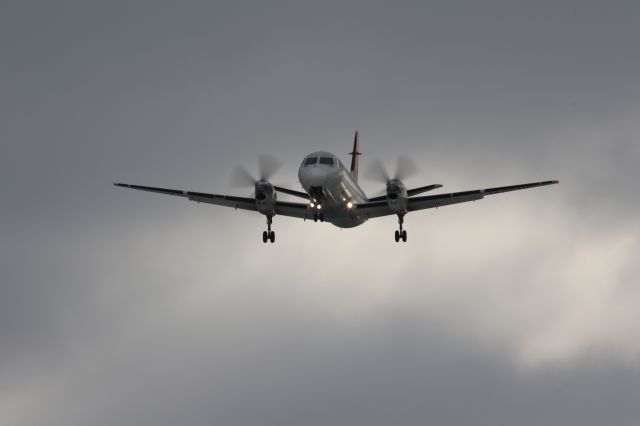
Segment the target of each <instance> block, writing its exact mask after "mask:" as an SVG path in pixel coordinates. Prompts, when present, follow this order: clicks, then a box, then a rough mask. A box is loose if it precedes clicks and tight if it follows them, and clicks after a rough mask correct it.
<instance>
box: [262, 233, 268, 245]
mask: <svg viewBox="0 0 640 426" xmlns="http://www.w3.org/2000/svg"><path fill="white" fill-rule="evenodd" d="M268 239H269V235H268V234H267V231H263V232H262V242H263V243H266V242H267V240H268Z"/></svg>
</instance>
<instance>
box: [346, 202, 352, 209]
mask: <svg viewBox="0 0 640 426" xmlns="http://www.w3.org/2000/svg"><path fill="white" fill-rule="evenodd" d="M352 207H353V203H352V202H351V201H349V202H348V203H347V208H348V209H350V208H352Z"/></svg>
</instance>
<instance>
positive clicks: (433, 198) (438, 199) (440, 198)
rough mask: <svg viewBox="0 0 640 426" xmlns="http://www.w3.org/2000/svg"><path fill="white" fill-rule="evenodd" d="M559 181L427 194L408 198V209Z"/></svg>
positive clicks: (471, 199)
mask: <svg viewBox="0 0 640 426" xmlns="http://www.w3.org/2000/svg"><path fill="white" fill-rule="evenodd" d="M556 183H559V182H558V181H557V180H548V181H544V182H532V183H523V184H519V185H510V186H498V187H495V188H487V189H476V190H472V191H462V192H452V193H450V194H436V195H427V196H424V197H415V198H409V206H408V210H409V211H415V210H423V209H431V208H434V207H441V206H448V205H450V204H458V203H466V202H469V201H477V200H481V199H483V198H484V196H485V195H492V194H499V193H501V192H509V191H518V190H520V189H527V188H535V187H538V186H546V185H553V184H556Z"/></svg>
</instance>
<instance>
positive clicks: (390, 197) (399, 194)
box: [387, 179, 409, 213]
mask: <svg viewBox="0 0 640 426" xmlns="http://www.w3.org/2000/svg"><path fill="white" fill-rule="evenodd" d="M408 199H409V194H407V188H406V187H405V186H404V183H402V181H401V180H400V179H391V180H389V181H388V182H387V204H388V205H389V208H390V209H391V210H393V211H394V212H396V213H406V212H407V205H408Z"/></svg>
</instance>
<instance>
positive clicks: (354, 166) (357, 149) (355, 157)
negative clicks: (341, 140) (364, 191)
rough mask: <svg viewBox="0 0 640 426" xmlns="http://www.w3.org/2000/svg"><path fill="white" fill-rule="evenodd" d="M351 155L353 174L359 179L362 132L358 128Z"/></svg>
mask: <svg viewBox="0 0 640 426" xmlns="http://www.w3.org/2000/svg"><path fill="white" fill-rule="evenodd" d="M349 155H351V175H352V176H353V178H354V179H355V180H356V182H357V181H358V156H360V155H362V153H361V152H360V134H359V133H358V131H357V130H356V134H355V136H354V137H353V151H351V152H350V153H349Z"/></svg>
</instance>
